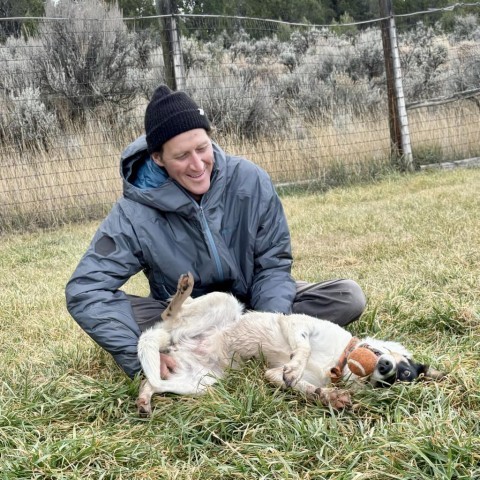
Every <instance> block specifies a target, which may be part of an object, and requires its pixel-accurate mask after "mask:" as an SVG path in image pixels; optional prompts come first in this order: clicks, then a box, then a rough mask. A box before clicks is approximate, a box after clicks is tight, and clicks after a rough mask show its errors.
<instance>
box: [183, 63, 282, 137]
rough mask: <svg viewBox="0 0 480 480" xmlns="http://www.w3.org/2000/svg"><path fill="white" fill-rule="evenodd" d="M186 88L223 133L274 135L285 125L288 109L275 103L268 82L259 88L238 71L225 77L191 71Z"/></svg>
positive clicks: (258, 135)
mask: <svg viewBox="0 0 480 480" xmlns="http://www.w3.org/2000/svg"><path fill="white" fill-rule="evenodd" d="M187 90H188V92H189V93H190V94H191V95H192V97H193V98H195V100H196V101H197V103H198V104H199V105H200V106H201V107H202V108H203V109H204V110H205V112H206V113H207V116H208V118H209V119H210V120H211V121H212V123H213V125H214V126H215V128H216V130H217V131H218V132H219V133H220V134H222V135H223V134H234V135H238V136H240V137H245V138H248V139H255V138H258V137H262V136H267V137H268V136H269V137H272V136H275V135H276V134H279V133H281V132H282V131H284V129H285V127H286V123H287V121H286V115H285V113H286V112H285V110H284V109H283V108H282V106H281V105H278V104H275V100H274V98H273V96H272V94H271V92H270V91H269V86H268V85H267V84H265V85H263V86H262V87H261V88H259V86H258V85H257V86H252V85H251V84H250V83H249V82H247V81H245V79H243V78H242V77H241V75H239V74H233V73H231V74H230V75H224V76H222V75H219V74H218V72H210V75H206V72H205V71H202V72H201V74H199V73H198V72H195V71H191V74H190V75H189V77H188V79H187Z"/></svg>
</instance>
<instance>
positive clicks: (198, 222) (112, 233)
mask: <svg viewBox="0 0 480 480" xmlns="http://www.w3.org/2000/svg"><path fill="white" fill-rule="evenodd" d="M147 155H148V154H147V152H146V142H145V138H144V137H140V138H139V139H138V140H136V141H135V142H134V143H132V144H131V145H130V146H129V147H127V149H126V150H125V151H124V152H123V154H122V159H121V175H122V178H123V190H124V195H123V197H122V198H121V199H120V200H119V201H118V202H117V203H116V204H115V205H114V207H113V208H112V210H111V212H110V213H109V215H108V216H107V218H106V219H105V220H104V221H103V223H102V224H101V225H100V227H99V229H98V230H97V232H96V234H95V236H94V238H93V240H92V242H91V244H90V246H89V248H88V250H87V252H86V253H85V255H84V256H83V258H82V259H81V261H80V263H79V265H78V266H77V268H76V270H75V272H74V273H73V276H72V278H71V279H70V281H69V282H68V284H67V287H66V298H67V307H68V310H69V312H70V314H71V315H72V316H73V318H74V319H75V320H76V321H77V322H78V323H79V325H80V326H81V327H82V328H83V329H84V330H85V331H86V332H87V333H88V334H89V335H90V336H91V337H92V338H93V339H94V340H95V341H96V342H97V343H98V344H99V345H100V346H101V347H103V348H104V349H105V350H107V351H108V352H109V353H110V354H111V355H112V356H113V357H114V359H115V361H116V362H117V363H118V364H119V365H120V367H121V368H122V369H123V370H124V371H125V372H126V374H127V375H129V376H130V377H133V376H134V375H135V374H136V373H138V372H139V371H140V370H141V367H140V363H139V361H138V358H137V343H138V336H139V335H140V330H139V327H138V325H137V323H136V322H135V320H134V318H133V312H132V308H131V305H130V302H129V301H128V299H127V297H126V295H125V293H124V292H123V291H122V290H119V289H120V287H121V286H122V285H123V284H124V283H125V282H126V281H127V280H128V279H129V278H130V277H131V276H133V275H135V274H136V273H138V272H139V271H141V270H143V272H144V273H145V275H146V276H147V278H148V281H149V285H150V291H151V296H152V297H153V298H156V299H159V300H167V299H168V298H169V297H170V296H171V295H172V294H173V293H174V292H175V290H176V285H177V281H178V277H179V276H180V275H181V274H182V273H185V272H188V271H190V272H192V273H193V275H194V278H195V288H194V291H193V293H192V295H193V296H194V297H196V296H199V295H202V294H205V293H207V292H210V291H213V290H222V291H229V292H231V293H233V294H234V295H235V296H236V297H237V298H239V299H240V300H241V301H243V302H244V303H245V304H246V305H247V307H248V308H251V309H255V310H262V311H270V312H282V313H290V311H291V307H292V302H293V299H294V297H295V282H294V281H293V279H292V278H291V276H290V269H291V263H292V258H291V248H290V234H289V230H288V226H287V222H286V219H285V215H284V212H283V208H282V205H281V203H280V200H279V198H278V196H277V194H276V192H275V190H274V187H273V185H272V183H271V181H270V178H269V176H268V175H267V174H266V173H265V172H264V171H263V170H262V169H261V168H259V167H258V166H256V165H254V164H253V163H251V162H249V161H248V160H245V159H242V158H239V157H234V156H229V155H226V154H225V153H224V152H223V151H222V150H221V149H220V148H219V147H218V146H217V145H215V144H214V157H215V162H214V169H213V172H212V181H211V185H210V189H209V190H208V192H207V193H206V194H205V195H203V198H202V200H201V202H200V204H199V203H197V202H196V201H194V200H193V199H192V197H190V195H188V193H187V192H186V191H185V190H184V189H183V188H182V187H180V186H179V185H178V184H177V183H176V182H174V181H173V180H171V179H170V178H169V177H168V178H166V180H165V181H164V183H162V184H161V185H160V186H159V187H158V188H150V189H140V188H137V187H135V186H134V185H133V183H132V182H133V181H134V179H135V177H136V172H137V171H138V166H139V164H140V162H144V161H145V158H146V157H147Z"/></svg>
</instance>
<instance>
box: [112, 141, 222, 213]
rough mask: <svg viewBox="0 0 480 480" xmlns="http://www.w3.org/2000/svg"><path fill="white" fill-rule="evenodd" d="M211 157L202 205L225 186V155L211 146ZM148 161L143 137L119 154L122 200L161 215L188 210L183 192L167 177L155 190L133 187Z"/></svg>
mask: <svg viewBox="0 0 480 480" xmlns="http://www.w3.org/2000/svg"><path fill="white" fill-rule="evenodd" d="M213 154H214V166H213V171H212V178H211V184H210V189H209V190H208V192H207V193H205V195H204V196H203V197H204V198H202V203H204V202H206V201H207V199H209V201H211V199H212V197H214V196H217V195H218V192H219V190H223V188H224V184H225V168H226V156H225V153H224V151H223V150H222V149H221V148H220V147H219V146H218V145H216V144H215V143H213ZM149 157H150V155H149V153H148V151H147V141H146V138H145V135H142V136H141V137H139V138H137V139H136V140H135V141H134V142H132V143H131V144H130V145H128V147H127V148H125V150H124V151H123V152H122V154H121V157H120V176H121V177H122V182H123V195H124V197H125V198H128V199H129V200H133V201H134V202H138V203H141V204H143V205H146V206H149V207H152V208H155V209H157V210H161V211H163V212H176V213H182V211H185V210H190V209H191V207H192V205H193V204H194V203H195V201H194V200H193V198H192V197H191V196H190V195H189V193H188V192H187V190H185V189H184V188H183V187H181V186H180V185H179V184H178V183H177V182H175V181H174V180H172V179H171V178H170V177H168V174H166V175H165V178H164V179H163V181H162V183H160V184H159V185H158V187H154V188H146V189H144V188H139V187H137V186H135V180H136V178H137V176H138V172H139V169H140V167H141V166H142V165H144V164H145V162H146V161H147V160H148V159H149ZM165 173H166V172H165ZM214 185H215V188H214ZM214 191H215V192H217V195H215V194H214ZM184 213H187V212H184Z"/></svg>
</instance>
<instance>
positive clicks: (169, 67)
mask: <svg viewBox="0 0 480 480" xmlns="http://www.w3.org/2000/svg"><path fill="white" fill-rule="evenodd" d="M155 7H156V10H157V14H158V15H163V16H162V17H160V18H159V22H160V31H161V41H162V52H163V62H164V65H165V81H166V83H167V85H168V86H169V87H170V88H171V89H172V90H185V83H186V81H185V68H184V66H183V55H182V47H181V43H180V42H181V37H180V31H179V29H178V28H177V21H176V19H175V4H174V0H156V1H155Z"/></svg>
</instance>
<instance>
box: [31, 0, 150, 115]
mask: <svg viewBox="0 0 480 480" xmlns="http://www.w3.org/2000/svg"><path fill="white" fill-rule="evenodd" d="M45 13H46V16H47V17H61V18H64V19H65V20H58V19H57V20H51V21H50V20H45V21H44V23H43V24H42V25H41V26H40V34H39V35H40V38H41V42H42V45H43V49H42V50H40V52H39V53H38V54H37V55H36V56H35V57H34V59H33V62H34V64H35V69H36V70H37V71H38V73H39V75H40V80H41V88H42V90H43V91H44V92H46V93H48V94H50V95H51V96H52V99H55V98H58V99H61V100H63V102H64V105H65V106H66V108H67V114H68V116H69V117H73V118H76V117H81V116H83V114H84V112H85V110H87V109H94V108H95V107H96V106H98V105H100V104H102V103H109V102H110V103H114V104H117V105H122V104H124V105H125V104H128V103H129V102H130V101H131V100H132V98H133V97H134V96H135V88H134V87H133V86H132V85H131V84H130V83H129V81H128V78H127V71H128V68H130V67H135V66H136V62H137V61H141V58H144V56H143V57H139V56H136V55H135V49H134V46H133V41H132V40H131V39H130V38H129V34H128V32H127V29H126V26H125V25H124V23H123V19H122V13H121V11H120V10H119V8H118V6H117V5H115V4H114V5H110V6H107V5H106V4H104V3H103V2H102V1H101V0H84V1H82V2H80V3H79V2H76V1H75V0H62V1H59V2H53V1H50V2H48V3H47V4H46V10H45Z"/></svg>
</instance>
